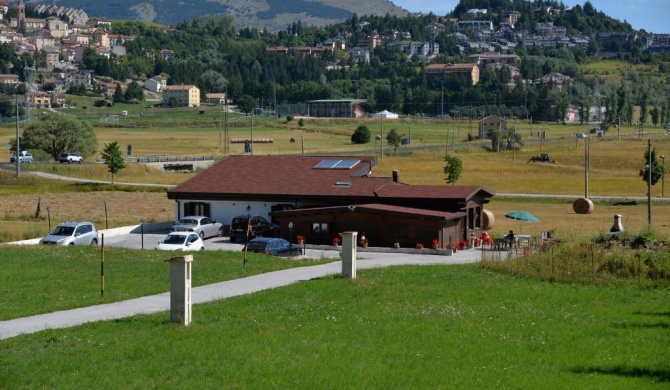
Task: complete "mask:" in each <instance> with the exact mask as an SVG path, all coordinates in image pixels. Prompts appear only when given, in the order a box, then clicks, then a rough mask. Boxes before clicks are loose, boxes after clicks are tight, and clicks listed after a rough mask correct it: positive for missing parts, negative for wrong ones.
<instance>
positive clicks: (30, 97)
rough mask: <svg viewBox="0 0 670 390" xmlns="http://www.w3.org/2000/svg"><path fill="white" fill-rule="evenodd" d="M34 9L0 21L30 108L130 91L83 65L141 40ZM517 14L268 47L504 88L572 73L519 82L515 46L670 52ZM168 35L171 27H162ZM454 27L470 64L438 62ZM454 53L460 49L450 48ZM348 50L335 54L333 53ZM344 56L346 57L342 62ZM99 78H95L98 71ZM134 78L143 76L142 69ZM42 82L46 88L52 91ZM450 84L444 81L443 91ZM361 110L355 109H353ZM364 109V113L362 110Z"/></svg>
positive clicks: (152, 83) (551, 81) (566, 80)
mask: <svg viewBox="0 0 670 390" xmlns="http://www.w3.org/2000/svg"><path fill="white" fill-rule="evenodd" d="M10 7H11V9H12V10H15V11H16V16H15V17H8V16H7V15H8V14H9V13H10ZM34 12H35V13H36V14H38V15H39V16H40V17H39V18H29V17H27V16H26V5H25V3H24V2H23V0H19V1H18V3H15V4H11V5H10V4H9V3H8V2H7V1H6V0H0V18H2V20H3V22H4V27H2V28H0V43H6V44H11V45H13V47H14V49H15V53H16V55H17V56H22V55H24V54H29V55H31V56H32V57H33V58H35V64H34V66H32V67H31V66H26V67H24V68H23V69H22V72H16V73H13V72H11V70H10V73H7V74H0V84H4V85H6V86H12V87H15V88H16V87H19V86H22V88H20V89H18V91H20V90H22V89H23V90H25V94H26V106H27V107H33V108H52V107H63V106H65V105H66V101H65V96H64V93H65V91H67V90H68V88H70V87H71V86H73V85H74V86H81V87H83V88H85V89H86V90H92V91H96V93H99V96H100V98H102V99H110V100H111V99H112V97H113V96H114V94H115V93H116V90H117V88H124V87H127V86H128V84H129V81H126V80H121V81H119V80H113V79H110V78H108V77H99V76H100V75H96V74H94V71H93V70H91V69H85V68H84V65H83V59H84V55H85V53H86V52H87V51H90V50H93V51H94V52H95V54H96V55H99V56H103V57H104V58H106V59H109V60H111V61H119V59H120V58H122V57H123V56H125V55H127V52H126V47H125V44H126V43H128V42H132V41H133V40H135V39H136V37H135V36H133V35H121V34H113V33H111V31H112V22H111V21H109V20H104V19H93V18H89V17H88V15H86V13H85V12H84V11H83V10H78V9H73V8H65V7H60V6H57V5H38V6H36V7H35V8H34ZM535 12H536V13H539V14H542V13H546V14H549V15H550V14H559V13H570V12H571V8H564V9H553V8H540V9H537V10H536V11H535ZM520 15H521V13H520V12H518V11H514V10H511V11H505V12H502V13H500V14H499V15H497V16H498V17H499V18H500V20H499V21H498V22H497V23H495V24H494V23H493V22H492V21H490V20H488V19H486V18H485V17H486V16H487V10H486V9H471V10H468V12H467V14H466V16H465V17H464V18H463V19H457V18H450V17H439V18H438V19H437V22H435V23H431V24H429V25H426V26H424V28H425V29H426V30H427V31H429V32H430V35H432V37H433V39H432V40H424V41H417V40H413V37H412V34H411V33H410V32H408V31H377V30H374V29H372V30H370V28H369V26H368V24H369V23H367V22H364V21H362V22H361V23H360V25H359V28H360V30H361V31H364V32H365V33H364V34H359V35H358V36H357V37H358V39H356V40H355V41H354V40H353V34H352V33H350V32H346V31H344V32H339V33H337V34H336V35H333V36H331V37H329V38H328V39H326V40H324V41H323V42H319V43H317V44H316V45H314V46H293V47H288V46H267V47H266V48H265V50H266V51H267V52H268V53H277V54H280V55H281V54H286V55H294V56H297V57H302V58H306V57H317V58H322V57H324V55H325V54H326V53H328V62H329V65H328V67H329V69H341V68H344V67H347V66H356V64H370V61H371V60H372V58H374V56H375V54H374V53H375V50H376V49H377V48H379V47H383V48H385V50H387V51H390V52H399V53H403V54H404V55H405V56H406V58H408V59H410V60H412V59H418V60H419V61H422V62H424V63H425V64H426V66H425V68H424V69H425V75H426V77H427V79H428V81H429V82H431V81H433V82H435V81H436V80H442V82H444V81H443V80H445V79H448V78H450V77H453V78H459V79H465V80H466V82H467V84H468V85H470V86H475V85H477V84H478V83H479V82H480V77H481V75H482V74H484V73H486V72H488V71H493V72H496V73H500V72H506V73H508V74H509V75H510V78H509V81H508V84H509V85H514V84H515V83H519V82H521V83H523V84H524V85H532V86H534V87H539V86H541V85H551V88H558V89H560V88H563V87H564V86H570V85H571V84H572V83H573V81H574V79H573V77H571V76H569V75H564V74H561V73H559V72H548V73H546V74H544V75H542V76H541V77H538V78H535V79H530V80H527V79H523V77H522V72H521V71H520V69H519V66H520V65H519V64H520V61H521V57H520V56H519V55H517V54H515V50H516V49H517V47H522V48H524V49H525V50H532V49H533V48H552V47H563V48H572V47H579V48H582V49H584V50H588V49H589V47H590V45H593V44H594V43H597V45H598V46H599V47H603V48H607V47H622V48H627V47H630V46H632V45H637V46H638V47H641V48H642V50H644V51H645V52H650V53H659V52H668V51H670V34H640V33H637V32H631V33H622V32H608V31H599V32H597V33H596V34H592V35H575V34H573V35H571V34H568V31H567V29H566V28H565V27H560V26H555V25H554V24H553V23H551V22H541V23H536V24H535V27H534V29H532V30H522V29H518V28H517V27H516V25H517V21H518V19H519V17H520ZM165 31H166V32H167V33H170V31H171V30H170V29H167V28H166V30H165ZM445 32H449V35H448V36H449V38H451V39H452V40H453V41H455V42H457V44H456V47H455V49H456V51H457V53H459V55H460V56H461V57H462V58H465V61H464V62H462V63H439V62H435V58H436V57H438V56H439V54H440V53H441V49H442V50H444V48H441V47H440V44H439V43H438V42H436V41H435V39H434V38H435V37H436V36H437V35H438V34H442V33H445ZM450 49H454V48H450ZM335 51H338V52H341V53H346V54H345V55H343V56H334V55H332V53H333V52H335ZM144 55H146V56H158V57H159V58H161V59H162V60H164V61H172V60H174V59H175V58H178V54H177V53H175V51H173V50H170V49H169V48H161V49H157V50H156V49H154V50H149V49H147V50H146V53H144ZM342 57H344V59H342ZM94 76H96V77H94ZM137 77H139V78H142V76H141V75H138V76H137ZM135 81H137V82H139V83H140V84H141V85H142V86H143V88H144V91H145V92H144V93H145V94H150V95H151V96H152V97H153V98H155V99H156V100H162V101H163V102H165V104H167V102H168V101H170V102H171V105H175V106H188V107H197V106H199V105H200V104H211V105H223V104H226V103H229V102H232V100H231V99H230V98H229V97H228V96H226V93H225V92H224V91H215V92H211V91H210V92H204V91H201V89H200V88H199V87H198V86H197V85H192V84H184V83H179V84H176V85H172V84H174V83H173V82H172V80H171V79H170V77H168V76H167V75H165V74H156V75H144V78H142V79H137V80H135ZM46 85H50V86H51V88H48V90H47V89H46V88H45V86H46ZM443 88H444V87H443ZM576 111H577V109H576V108H575V107H572V108H571V109H570V110H569V113H568V115H566V117H567V118H569V120H575V118H576V117H577V115H576ZM356 115H357V116H358V115H359V114H356ZM360 115H365V114H364V113H361V114H360Z"/></svg>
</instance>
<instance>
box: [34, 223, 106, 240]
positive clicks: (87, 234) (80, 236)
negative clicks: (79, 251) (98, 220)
mask: <svg viewBox="0 0 670 390" xmlns="http://www.w3.org/2000/svg"><path fill="white" fill-rule="evenodd" d="M40 244H46V245H98V231H97V230H96V229H95V225H93V224H92V223H91V222H80V221H68V222H63V223H61V224H60V225H58V226H56V228H55V229H54V230H52V231H51V233H49V235H47V236H46V237H44V238H42V239H41V240H40Z"/></svg>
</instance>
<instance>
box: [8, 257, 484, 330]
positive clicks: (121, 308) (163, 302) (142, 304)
mask: <svg viewBox="0 0 670 390" xmlns="http://www.w3.org/2000/svg"><path fill="white" fill-rule="evenodd" d="M480 259H481V251H479V250H475V249H469V250H462V251H459V252H457V253H455V254H454V255H453V256H436V255H424V254H408V253H373V252H368V253H361V252H359V254H358V259H357V266H358V267H357V269H359V270H361V269H369V268H381V267H389V266H394V265H433V264H444V265H449V264H464V263H474V262H477V261H479V260H480ZM193 272H197V268H195V269H194V270H193ZM341 272H342V262H341V261H335V262H332V263H328V264H321V265H315V266H311V267H299V268H291V269H285V270H281V271H275V272H270V273H266V274H261V275H255V276H250V277H247V278H242V279H236V280H229V281H226V282H221V283H215V284H210V285H206V286H201V287H194V288H192V290H191V300H192V302H193V304H198V303H205V302H212V301H216V300H220V299H225V298H230V297H235V296H238V295H243V294H251V293H254V292H257V291H261V290H267V289H271V288H276V287H280V286H286V285H289V284H292V283H298V282H301V281H306V280H311V279H315V278H320V277H324V276H328V275H336V274H339V273H341ZM169 310H170V293H169V292H166V293H162V294H158V295H151V296H146V297H141V298H135V299H129V300H126V301H121V302H115V303H108V304H104V305H96V306H89V307H82V308H79V309H72V310H64V311H58V312H54V313H47V314H39V315H35V316H31V317H24V318H16V319H13V320H8V321H2V322H0V339H7V338H11V337H14V336H18V335H21V334H28V333H35V332H39V331H42V330H46V329H59V328H66V327H71V326H77V325H81V324H85V323H88V322H95V321H106V320H114V319H119V318H124V317H131V316H134V315H137V314H151V313H158V312H162V311H169ZM196 321H197V319H196Z"/></svg>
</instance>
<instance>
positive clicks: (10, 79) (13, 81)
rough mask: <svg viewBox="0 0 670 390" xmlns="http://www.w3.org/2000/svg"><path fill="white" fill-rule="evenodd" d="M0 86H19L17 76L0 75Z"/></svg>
mask: <svg viewBox="0 0 670 390" xmlns="http://www.w3.org/2000/svg"><path fill="white" fill-rule="evenodd" d="M0 84H5V85H19V75H18V74H0Z"/></svg>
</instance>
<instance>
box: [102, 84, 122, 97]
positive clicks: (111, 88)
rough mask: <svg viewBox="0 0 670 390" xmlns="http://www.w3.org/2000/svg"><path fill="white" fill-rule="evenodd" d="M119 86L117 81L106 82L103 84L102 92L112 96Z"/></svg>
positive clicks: (106, 95)
mask: <svg viewBox="0 0 670 390" xmlns="http://www.w3.org/2000/svg"><path fill="white" fill-rule="evenodd" d="M117 88H119V84H117V83H105V84H103V85H102V94H103V95H105V97H107V98H111V97H113V96H114V92H116V89H117Z"/></svg>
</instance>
